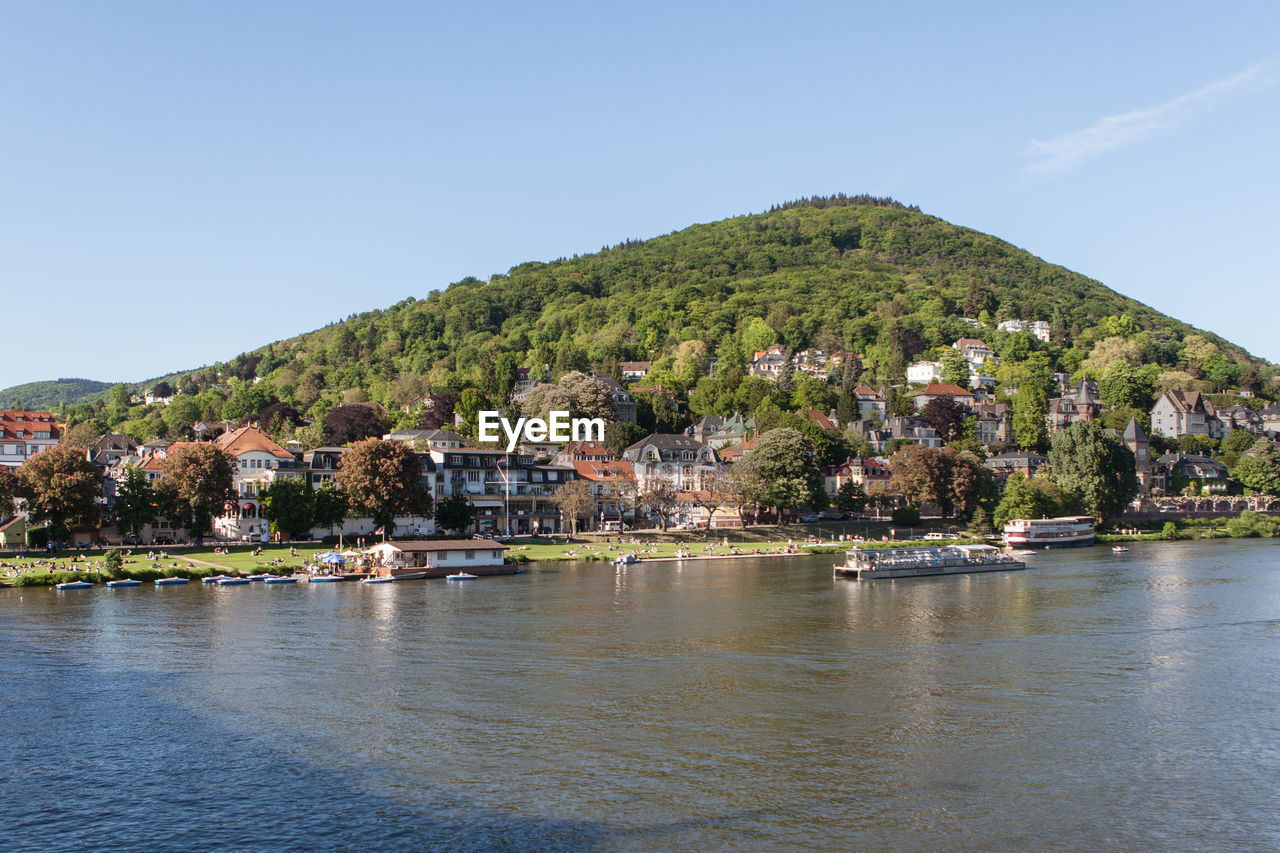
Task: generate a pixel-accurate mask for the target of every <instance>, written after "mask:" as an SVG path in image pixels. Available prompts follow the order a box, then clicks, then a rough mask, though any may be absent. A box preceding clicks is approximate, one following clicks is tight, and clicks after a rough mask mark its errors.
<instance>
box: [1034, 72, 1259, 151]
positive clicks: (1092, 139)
mask: <svg viewBox="0 0 1280 853" xmlns="http://www.w3.org/2000/svg"><path fill="white" fill-rule="evenodd" d="M1270 70H1271V63H1269V62H1264V63H1261V64H1259V65H1255V66H1253V67H1252V68H1249V69H1247V70H1245V71H1241V72H1240V73H1239V74H1233V75H1232V76H1230V77H1228V78H1226V79H1225V80H1219V81H1218V82H1216V83H1210V84H1209V85H1208V86H1205V87H1204V88H1202V89H1196V90H1195V91H1194V92H1187V93H1186V94H1185V95H1179V96H1178V97H1176V98H1174V99H1173V100H1171V101H1166V102H1165V103H1163V104H1160V105H1158V106H1154V107H1144V108H1142V109H1137V110H1133V111H1132V112H1127V113H1123V114H1121V115H1114V116H1107V117H1106V118H1101V119H1099V120H1098V121H1096V122H1094V123H1093V124H1091V125H1089V126H1088V127H1086V128H1082V129H1080V130H1076V131H1072V132H1071V133H1068V134H1065V135H1064V136H1059V137H1058V138H1057V139H1050V140H1049V141H1047V142H1040V141H1039V140H1035V139H1033V140H1031V144H1030V145H1029V146H1028V147H1027V150H1026V151H1025V152H1024V154H1025V155H1027V156H1030V157H1035V158H1037V160H1036V162H1034V163H1029V164H1028V165H1026V166H1024V167H1023V171H1024V172H1028V173H1033V174H1034V173H1040V172H1058V171H1061V170H1063V169H1066V168H1068V167H1070V166H1074V165H1076V164H1077V163H1080V162H1082V161H1084V160H1088V159H1090V158H1092V157H1096V156H1098V155H1099V154H1102V153H1104V152H1106V151H1110V150H1111V149H1113V148H1120V147H1122V146H1125V145H1130V144H1132V143H1134V142H1138V141H1140V140H1143V139H1149V138H1151V137H1152V136H1155V135H1157V134H1159V133H1163V132H1165V131H1168V130H1172V129H1173V128H1175V127H1177V126H1178V125H1180V124H1182V123H1183V122H1185V121H1187V120H1188V119H1190V118H1191V117H1192V116H1194V115H1195V114H1196V113H1197V112H1199V111H1202V110H1204V109H1207V108H1208V107H1211V106H1212V105H1214V104H1216V103H1218V102H1219V101H1222V100H1224V99H1226V98H1228V97H1231V96H1232V95H1234V94H1236V93H1238V92H1240V91H1242V90H1247V89H1251V88H1265V87H1267V86H1270V85H1271V83H1272V82H1273V81H1272V78H1271V75H1270Z"/></svg>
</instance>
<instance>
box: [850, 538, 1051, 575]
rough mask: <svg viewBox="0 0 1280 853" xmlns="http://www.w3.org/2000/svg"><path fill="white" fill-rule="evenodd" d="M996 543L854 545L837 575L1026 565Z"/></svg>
mask: <svg viewBox="0 0 1280 853" xmlns="http://www.w3.org/2000/svg"><path fill="white" fill-rule="evenodd" d="M1026 567H1027V565H1026V563H1023V562H1020V561H1018V560H1015V559H1013V557H1011V556H1009V555H1008V554H1005V553H1003V552H1002V551H1001V550H1000V549H999V548H996V547H995V546H994V545H946V546H943V547H941V548H877V549H865V550H864V549H854V550H852V551H848V552H846V553H845V563H844V565H842V566H836V567H835V574H836V577H843V578H856V579H858V580H879V579H891V578H917V577H928V576H930V575H963V574H971V573H976V572H1007V571H1017V570H1019V569H1025V568H1026Z"/></svg>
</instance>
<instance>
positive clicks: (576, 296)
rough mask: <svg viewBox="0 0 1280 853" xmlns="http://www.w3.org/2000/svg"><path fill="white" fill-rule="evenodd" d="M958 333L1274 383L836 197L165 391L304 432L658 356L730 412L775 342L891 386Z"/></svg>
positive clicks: (497, 285) (1048, 280)
mask: <svg viewBox="0 0 1280 853" xmlns="http://www.w3.org/2000/svg"><path fill="white" fill-rule="evenodd" d="M961 317H967V318H972V319H975V320H979V321H980V322H981V324H982V325H980V326H979V327H978V328H976V329H975V327H974V326H973V325H971V324H966V323H965V322H962V320H961V319H960V318H961ZM1005 319H1023V320H1045V321H1048V322H1049V323H1050V324H1051V327H1052V343H1051V344H1049V345H1042V344H1040V343H1039V342H1036V341H1034V340H1033V339H1032V338H1031V336H1029V335H1025V334H1022V335H1016V336H1012V335H1006V333H1003V332H996V331H995V329H994V328H993V327H994V326H995V324H996V323H998V322H1000V321H1002V320H1005ZM966 336H968V337H981V338H983V339H985V340H986V341H987V342H988V343H990V344H992V345H994V346H997V349H998V350H1004V349H1006V348H1007V347H1008V346H1012V347H1013V350H1012V351H1010V352H1008V354H1007V357H1006V361H1010V360H1012V361H1015V362H1016V361H1017V360H1019V359H1020V358H1022V357H1025V356H1026V354H1027V350H1028V348H1030V349H1034V350H1039V351H1042V352H1044V353H1045V355H1046V356H1047V358H1048V359H1049V360H1050V362H1051V364H1052V366H1053V367H1054V368H1055V369H1058V370H1061V371H1063V372H1067V373H1081V372H1092V373H1097V372H1098V371H1100V370H1101V369H1103V368H1105V367H1106V366H1107V365H1108V364H1110V363H1111V362H1113V361H1115V360H1117V359H1121V360H1124V361H1125V362H1127V363H1129V364H1132V365H1134V366H1142V365H1146V366H1149V367H1150V368H1151V369H1153V370H1158V371H1163V372H1165V373H1167V374H1170V375H1171V376H1172V379H1169V380H1168V381H1169V382H1174V381H1178V382H1182V383H1183V384H1186V383H1191V382H1199V383H1202V384H1203V385H1204V386H1205V390H1221V389H1222V388H1224V387H1226V386H1228V385H1230V386H1235V385H1243V386H1249V387H1253V388H1255V389H1256V390H1265V389H1267V388H1269V387H1273V386H1270V385H1269V384H1268V381H1267V380H1269V378H1270V376H1271V375H1272V372H1273V371H1274V368H1273V367H1272V366H1270V365H1267V364H1266V363H1265V362H1261V361H1258V360H1255V359H1253V358H1251V357H1250V356H1249V355H1248V353H1246V352H1245V351H1244V350H1243V349H1241V348H1240V347H1238V346H1236V345H1234V344H1231V343H1229V342H1228V341H1226V340H1223V339H1222V338H1220V337H1218V336H1216V335H1213V334H1211V333H1208V332H1197V331H1196V330H1195V329H1193V328H1192V327H1191V326H1189V325H1187V324H1185V323H1183V322H1180V321H1177V320H1174V319H1172V318H1170V317H1167V316H1165V315H1163V314H1160V313H1159V312H1157V311H1155V310H1153V309H1151V308H1149V307H1147V306H1146V305H1143V304H1141V303H1138V302H1136V301H1134V300H1132V299H1128V298H1126V297H1124V296H1122V295H1120V294H1118V293H1116V292H1115V291H1112V290H1111V289H1109V288H1107V287H1105V286H1104V285H1102V284H1101V283H1099V282H1097V281H1093V280H1091V279H1089V278H1086V277H1084V276H1081V275H1078V274H1076V273H1073V272H1071V271H1070V270H1067V269H1064V268H1063V267H1059V266H1055V265H1052V264H1048V263H1045V262H1044V261H1042V260H1040V259H1039V258H1036V257H1035V256H1033V255H1031V254H1030V253H1028V252H1026V251H1023V250H1021V249H1018V248H1016V247H1014V246H1012V245H1010V244H1008V243H1006V242H1004V241H1002V240H999V239H997V238H995V237H992V236H989V235H986V234H982V233H979V232H977V231H974V230H972V229H968V228H963V227H959V226H956V225H952V224H950V223H948V222H945V221H943V220H941V219H938V218H936V217H933V216H929V215H926V214H924V213H921V212H920V211H919V210H918V209H916V208H913V207H907V206H905V205H902V204H899V203H897V202H894V201H892V200H888V199H874V198H868V197H857V198H847V197H842V196H840V197H833V198H819V199H804V200H800V201H797V202H792V203H788V204H784V205H779V206H777V207H775V208H774V209H772V210H770V211H769V212H767V213H763V214H756V215H748V216H739V217H735V218H732V219H726V220H722V221H719V222H713V223H710V224H704V225H694V226H692V227H689V228H685V229H683V230H680V231H676V232H673V233H671V234H667V235H664V236H661V237H656V238H653V239H649V240H643V241H627V242H625V243H621V244H619V245H617V246H613V247H611V248H606V249H602V250H601V251H599V252H596V253H593V254H588V255H581V256H576V257H573V258H569V259H559V260H556V261H553V262H550V263H542V262H530V263H525V264H521V265H519V266H517V267H514V268H512V269H511V270H510V271H509V272H507V273H506V274H504V275H495V276H493V277H492V278H490V279H489V280H488V281H480V280H478V279H474V278H468V279H464V280H462V281H459V282H457V283H455V284H453V285H451V286H449V287H448V288H446V289H445V290H443V291H438V292H435V293H431V294H430V295H429V296H427V297H426V298H425V299H412V298H411V299H406V300H404V301H402V302H400V303H397V304H396V305H393V306H391V307H390V308H388V309H386V310H381V311H371V312H368V313H365V314H360V315H357V316H352V317H350V318H348V319H346V320H344V321H342V322H339V323H335V324H333V325H330V326H328V327H326V328H323V329H319V330H317V331H315V332H310V333H308V334H305V335H301V336H298V337H295V338H290V339H288V340H284V341H278V342H275V343H274V344H271V345H268V346H266V347H264V348H262V349H259V350H256V351H254V352H251V353H245V354H242V355H240V356H237V357H236V358H234V359H231V360H230V361H229V362H227V363H226V364H221V365H216V366H214V367H213V368H206V369H202V370H199V371H193V372H191V373H188V374H182V375H177V376H176V377H170V378H169V381H170V382H172V384H173V385H174V386H175V387H177V388H179V389H180V390H182V391H184V392H185V393H186V394H188V395H192V396H194V395H195V394H199V395H200V396H201V397H204V396H205V394H206V393H208V392H209V391H210V389H212V390H213V392H215V396H227V395H230V394H232V393H233V392H234V385H235V381H236V380H237V379H239V380H245V381H252V380H253V379H254V378H255V377H258V378H260V379H261V382H260V384H259V386H258V388H259V389H260V391H259V392H258V393H255V395H254V399H253V400H247V401H245V404H244V405H252V404H255V403H257V402H260V399H258V398H261V397H262V396H263V395H269V396H273V397H276V398H278V399H279V400H280V401H283V402H286V403H289V404H290V405H291V406H292V407H293V408H295V409H296V410H297V411H298V412H299V413H302V414H308V413H309V414H310V416H311V417H313V418H314V417H316V416H323V415H324V413H325V412H327V411H328V409H329V408H331V407H332V406H333V405H335V404H336V403H338V402H341V401H342V400H343V399H346V400H348V401H351V400H355V401H364V400H371V401H374V402H379V403H382V404H384V405H385V406H386V408H387V409H388V410H391V411H393V412H394V411H398V410H401V409H402V408H403V407H404V406H406V405H408V404H409V403H411V402H413V401H414V400H415V399H417V398H420V397H421V396H422V394H423V393H425V392H426V391H427V390H428V389H430V390H432V391H435V392H447V393H452V394H459V393H461V392H462V391H464V390H466V389H468V388H472V389H475V390H476V391H478V392H480V393H481V394H482V395H484V396H485V397H486V398H487V399H488V400H490V401H494V402H497V401H499V400H501V399H502V398H504V397H505V393H506V391H508V390H509V389H510V383H511V381H513V377H514V372H515V369H516V368H517V367H529V368H532V369H533V375H534V376H535V377H536V378H542V377H544V376H546V375H548V374H549V375H550V376H551V377H552V378H554V377H555V376H558V375H560V374H562V373H564V372H567V371H570V370H573V369H591V368H594V369H596V370H598V371H601V372H605V373H612V372H615V371H616V370H617V363H618V362H620V361H650V360H652V361H654V362H655V364H654V370H653V372H652V373H651V374H650V376H649V379H648V382H647V383H646V384H657V383H661V384H662V385H663V386H664V387H666V388H668V389H675V390H677V391H685V392H689V395H690V396H689V403H690V407H691V410H692V412H693V413H695V414H699V413H705V412H710V411H717V410H720V409H729V410H732V409H734V408H739V409H740V408H742V406H743V401H742V400H739V399H737V397H735V394H737V393H738V388H739V386H740V385H741V384H742V374H743V367H744V365H745V364H746V363H747V361H749V359H750V357H751V353H752V352H753V351H754V350H757V349H763V348H764V347H766V346H768V345H769V344H772V343H775V342H777V343H781V344H783V345H785V346H786V347H787V348H789V349H791V350H793V351H799V350H803V349H805V348H810V347H813V348H818V349H822V350H824V351H827V352H832V351H835V350H852V351H854V352H857V353H860V354H862V355H863V356H864V363H865V367H866V374H865V375H864V378H865V379H866V380H868V381H870V382H872V383H873V384H875V383H881V384H886V385H887V384H891V383H895V382H901V381H902V378H903V370H904V367H905V365H906V364H907V363H909V362H910V361H912V360H914V359H916V358H918V357H921V356H926V357H931V358H933V357H936V355H937V348H939V347H943V346H946V345H949V344H950V343H952V342H953V341H955V340H956V339H958V338H960V337H966ZM1015 337H1016V338H1017V341H1015V342H1014V343H1013V344H1006V343H1005V338H1015ZM1001 354H1002V355H1006V353H1005V352H1004V351H1002V352H1001ZM1091 357H1092V358H1093V360H1092V361H1090V359H1091ZM713 358H714V359H716V375H715V376H714V377H708V376H707V370H706V368H707V365H708V363H709V360H710V359H713ZM157 367H162V366H161V365H157ZM215 385H217V386H221V387H219V388H213V386H215ZM193 392H194V394H193ZM756 396H758V395H756ZM206 402H208V398H206V399H205V400H202V401H201V402H200V408H201V410H202V413H203V414H204V415H206V416H208V415H212V414H215V413H217V412H215V411H212V410H209V407H208V406H206V405H205V403H206ZM751 402H752V401H748V403H747V405H750V404H751ZM753 402H756V403H758V402H759V401H758V400H755V401H753ZM244 405H237V406H234V407H233V408H234V409H236V410H237V411H238V410H239V409H240V408H244ZM213 408H214V409H216V408H217V406H214V407H213ZM250 410H251V411H252V409H250ZM235 413H236V412H233V413H232V414H235Z"/></svg>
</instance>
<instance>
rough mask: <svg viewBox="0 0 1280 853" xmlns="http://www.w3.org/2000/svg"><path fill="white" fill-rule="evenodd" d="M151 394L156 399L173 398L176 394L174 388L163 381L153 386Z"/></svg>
mask: <svg viewBox="0 0 1280 853" xmlns="http://www.w3.org/2000/svg"><path fill="white" fill-rule="evenodd" d="M151 394H152V396H154V397H172V396H173V394H174V391H173V386H172V385H170V384H169V383H168V382H166V381H164V380H163V379H161V380H160V381H159V382H157V383H156V384H155V385H153V386H152V388H151Z"/></svg>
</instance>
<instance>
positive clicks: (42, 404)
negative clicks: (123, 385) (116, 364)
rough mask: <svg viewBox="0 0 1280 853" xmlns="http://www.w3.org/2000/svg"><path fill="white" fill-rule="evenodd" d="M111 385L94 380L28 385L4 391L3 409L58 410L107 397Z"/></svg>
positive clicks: (0, 400)
mask: <svg viewBox="0 0 1280 853" xmlns="http://www.w3.org/2000/svg"><path fill="white" fill-rule="evenodd" d="M109 390H111V383H110V382H96V381H94V380H92V379H50V380H47V381H44V382H28V383H26V384H25V385H14V386H12V387H10V388H6V389H4V390H3V391H0V409H18V408H27V409H54V408H57V407H58V406H65V405H68V404H71V403H81V402H85V401H92V400H94V399H97V398H100V397H105V396H107V391H109Z"/></svg>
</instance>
